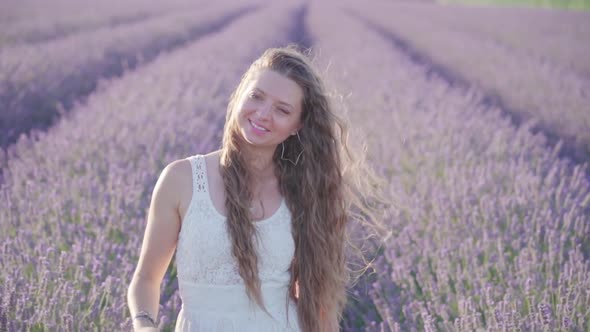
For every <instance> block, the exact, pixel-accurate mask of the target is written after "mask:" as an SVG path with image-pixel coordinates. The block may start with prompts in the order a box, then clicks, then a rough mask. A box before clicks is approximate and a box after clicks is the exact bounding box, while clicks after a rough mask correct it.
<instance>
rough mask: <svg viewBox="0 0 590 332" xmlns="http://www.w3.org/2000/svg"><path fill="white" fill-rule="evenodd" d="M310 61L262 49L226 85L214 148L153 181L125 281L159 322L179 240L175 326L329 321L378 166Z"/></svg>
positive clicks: (133, 305) (376, 198)
mask: <svg viewBox="0 0 590 332" xmlns="http://www.w3.org/2000/svg"><path fill="white" fill-rule="evenodd" d="M346 138H347V128H346V126H345V124H344V122H343V121H342V120H341V119H340V118H339V117H337V116H336V114H335V113H334V111H333V106H332V104H331V102H330V97H329V95H328V93H327V91H326V89H325V87H324V84H323V83H322V80H321V78H320V77H319V75H318V73H317V72H316V70H315V69H314V68H313V66H312V64H311V61H310V60H309V59H308V57H307V56H306V55H304V54H303V53H301V52H300V51H299V50H297V48H296V47H294V46H287V47H284V48H272V49H268V50H266V51H265V52H264V53H263V54H262V56H261V57H260V58H259V59H257V60H256V61H255V62H254V63H253V64H252V65H251V66H250V68H249V69H248V70H247V72H246V73H245V74H244V75H243V77H242V80H241V82H240V84H239V85H238V87H237V89H236V90H235V91H234V93H233V94H232V95H231V98H230V101H229V104H228V112H227V116H226V123H225V127H224V133H223V142H222V147H221V149H220V150H218V151H213V152H210V153H208V154H205V155H200V154H197V155H195V156H192V157H189V158H186V159H182V160H177V161H174V162H172V163H171V164H170V165H168V166H167V167H166V168H165V169H164V171H163V172H162V174H161V175H160V178H159V179H158V182H157V184H156V186H155V189H154V193H153V196H152V202H151V205H150V210H149V215H148V222H147V228H146V231H145V235H144V240H143V244H142V248H141V255H140V258H139V262H138V265H137V268H136V271H135V273H134V276H133V279H132V281H131V284H130V286H129V290H128V295H127V298H128V305H129V310H130V312H131V314H132V317H134V320H133V324H134V327H135V329H136V330H138V331H139V330H141V331H144V330H145V331H148V330H155V329H154V328H150V327H148V326H153V325H154V324H153V321H154V320H155V317H156V316H157V313H158V303H159V296H160V294H159V289H160V283H161V280H162V278H163V276H164V274H165V272H166V269H167V267H168V264H169V262H170V259H171V258H172V255H173V253H174V250H175V249H176V265H177V270H178V281H179V291H180V296H181V298H182V303H183V304H182V309H181V311H180V313H179V315H178V319H177V321H176V331H306V332H308V331H309V332H312V331H313V332H316V331H337V330H338V325H339V321H340V319H341V317H342V312H343V310H344V306H345V303H346V298H347V296H346V288H347V286H348V283H349V281H350V273H349V270H348V269H347V264H346V263H347V262H346V261H347V260H346V250H345V249H346V248H345V244H346V243H347V242H348V236H347V232H346V225H347V222H349V221H354V222H355V223H357V224H358V222H361V223H364V224H368V225H376V223H374V222H375V221H376V220H377V218H375V212H376V211H377V206H378V205H379V203H384V202H385V201H384V200H383V199H382V198H381V197H382V196H381V195H380V194H379V192H377V190H378V189H376V188H380V187H379V186H378V184H380V182H378V181H377V177H375V176H374V174H373V173H372V172H371V170H370V169H369V168H368V167H366V165H365V164H364V162H363V158H361V157H360V156H359V155H355V154H351V153H350V149H349V147H348V144H347V140H346Z"/></svg>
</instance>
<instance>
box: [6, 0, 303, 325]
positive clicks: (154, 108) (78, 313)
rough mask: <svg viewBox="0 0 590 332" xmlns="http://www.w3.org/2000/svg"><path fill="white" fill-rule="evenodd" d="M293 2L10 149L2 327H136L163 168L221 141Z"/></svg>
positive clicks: (136, 78)
mask: <svg viewBox="0 0 590 332" xmlns="http://www.w3.org/2000/svg"><path fill="white" fill-rule="evenodd" d="M297 8H298V7H297V5H296V4H289V3H282V4H281V5H280V6H279V5H274V6H271V7H269V8H266V9H264V10H259V11H256V12H254V13H250V14H248V15H245V16H243V17H240V18H239V19H237V20H236V21H235V22H232V23H231V25H229V26H228V27H227V28H226V29H224V30H223V31H220V32H218V33H212V34H210V35H208V36H206V37H205V38H203V39H201V40H200V41H198V42H196V43H194V44H191V45H188V46H187V47H185V48H183V49H180V50H178V51H176V52H174V53H170V54H166V55H162V56H160V57H158V58H157V59H156V60H155V61H154V62H153V63H151V64H149V65H147V66H145V67H144V68H141V69H140V70H137V71H136V72H132V73H128V74H126V75H125V76H123V77H122V78H120V79H116V80H112V81H110V82H108V83H107V84H105V88H104V89H103V90H101V91H98V92H96V93H94V94H93V95H91V96H90V97H89V99H88V103H87V104H86V105H84V106H79V107H77V108H76V109H75V110H74V112H72V114H71V116H67V117H65V118H63V119H62V121H60V122H59V123H58V124H57V125H56V126H54V127H52V128H51V129H50V130H49V131H48V132H46V133H42V134H41V135H40V137H39V139H38V140H37V141H31V140H28V139H26V140H21V141H19V142H18V143H17V144H16V145H15V146H14V149H12V150H11V155H10V156H9V159H8V165H7V167H6V168H5V169H4V171H5V177H6V179H5V180H6V183H5V184H4V185H3V187H2V188H1V189H0V220H2V223H0V234H1V238H0V243H1V246H0V266H2V269H0V298H1V299H2V302H1V303H0V330H5V329H7V330H8V331H25V330H26V331H30V330H46V329H49V330H59V331H92V330H96V329H98V330H102V331H123V330H129V329H130V326H131V325H130V319H129V313H128V310H127V307H126V295H125V294H126V290H127V286H128V284H129V281H130V279H131V276H132V273H133V269H134V268H135V264H136V262H137V258H138V254H139V249H140V245H141V239H142V236H143V230H144V228H145V221H146V219H145V218H146V213H147V209H148V205H149V202H150V192H151V190H152V189H153V187H154V184H155V181H156V179H157V177H158V173H159V172H161V170H162V169H163V168H164V166H165V165H166V164H168V163H170V162H172V161H173V160H176V159H180V158H184V157H187V156H189V155H192V154H195V153H203V152H206V151H210V150H212V149H214V148H215V147H216V146H217V145H218V144H219V143H220V139H221V131H222V125H223V119H224V116H225V107H226V103H227V98H228V97H229V93H230V91H231V89H233V88H234V87H235V86H236V85H237V83H238V81H239V78H240V75H241V73H242V72H243V71H245V70H246V68H247V66H248V64H249V63H250V62H251V61H252V60H253V59H254V57H255V56H258V55H259V54H260V53H261V52H262V51H263V50H264V49H265V48H267V47H270V46H273V45H276V44H277V43H281V42H282V41H285V40H288V39H289V35H288V34H289V33H290V32H291V31H292V29H293V26H292V25H293V23H294V22H293V20H292V18H293V17H294V14H293V12H294V11H295V10H297ZM270 27H272V28H270ZM243 31H248V34H243V33H242V32H243ZM175 277H176V269H175V265H174V264H171V268H170V270H169V271H168V273H167V274H166V277H165V280H164V282H163V284H162V298H161V304H162V306H161V310H160V317H161V318H162V324H163V327H166V328H168V329H170V328H171V327H172V326H173V324H174V323H175V322H174V321H175V318H176V315H177V314H178V311H179V310H180V308H179V296H178V293H177V291H176V290H177V285H176V284H175V280H176V279H175Z"/></svg>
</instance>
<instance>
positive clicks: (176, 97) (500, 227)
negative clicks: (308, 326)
mask: <svg viewBox="0 0 590 332" xmlns="http://www.w3.org/2000/svg"><path fill="white" fill-rule="evenodd" d="M60 3H64V4H68V3H69V2H67V1H66V0H61V1H60ZM188 3H189V2H188V1H180V0H178V1H175V2H173V3H171V5H170V7H167V8H170V11H169V12H168V11H163V10H162V13H161V14H157V17H156V16H154V17H151V16H150V18H148V17H147V16H146V17H145V19H141V20H132V21H131V22H119V23H118V24H112V20H110V19H109V17H112V16H113V15H115V14H113V13H116V12H118V13H119V14H117V15H120V16H121V17H122V16H124V15H127V16H125V17H133V15H134V13H137V12H134V11H131V10H129V11H116V10H107V7H106V6H105V10H104V12H103V13H104V15H102V16H101V18H100V19H99V18H97V19H96V20H95V21H92V22H102V23H100V26H101V27H100V28H97V29H94V28H88V29H85V28H84V29H83V28H80V29H72V30H70V32H68V34H67V35H64V36H62V37H57V35H55V36H54V37H52V39H51V40H50V41H49V40H48V41H46V42H43V43H42V44H39V43H38V42H37V41H32V40H30V39H26V38H25V39H23V42H22V43H21V44H18V45H15V46H6V47H2V49H0V59H8V58H2V57H3V56H4V55H5V54H12V55H11V57H10V58H12V59H18V58H19V54H21V53H18V52H19V51H18V50H21V51H22V52H23V53H22V56H20V58H21V60H22V61H21V62H18V61H17V62H14V64H11V63H10V62H8V61H0V77H6V78H5V79H0V92H2V91H4V92H6V93H5V94H4V95H3V94H2V93H0V105H2V108H0V119H6V120H5V122H4V124H3V125H4V127H0V130H2V131H3V134H4V132H5V130H13V131H15V132H18V133H19V135H20V138H19V139H18V140H15V141H14V142H11V143H7V145H6V146H5V147H4V149H3V150H2V155H1V156H0V165H1V169H0V173H1V177H0V267H1V268H0V295H1V296H0V331H4V330H6V331H129V330H131V320H130V317H129V316H130V315H129V312H128V309H127V304H126V291H127V287H128V285H129V282H130V279H131V277H132V273H133V270H134V268H135V264H136V262H137V259H138V255H139V250H140V246H141V240H142V236H143V231H144V229H145V223H146V216H147V209H148V205H149V202H150V199H151V194H152V190H153V188H154V185H155V182H156V180H157V178H158V175H159V174H160V172H161V171H162V170H163V168H164V167H165V166H166V165H167V164H168V163H170V162H172V161H173V160H176V159H180V158H185V157H188V156H191V155H194V154H196V153H206V152H209V151H211V150H213V149H216V148H218V147H219V145H220V141H221V130H222V127H223V121H224V119H225V110H226V106H227V99H228V97H229V93H230V92H231V91H232V90H233V89H234V88H235V86H236V85H237V83H238V81H239V78H240V75H241V74H242V73H243V71H245V70H246V68H247V66H248V65H249V64H250V62H251V61H252V60H253V59H255V58H256V57H257V56H258V55H260V54H261V52H262V51H263V50H264V49H266V48H268V47H274V46H283V45H286V44H287V43H300V44H301V45H303V46H308V47H312V50H313V55H314V56H315V61H316V64H317V66H318V68H319V69H320V71H321V72H322V73H323V74H324V75H325V77H326V82H327V85H328V87H329V89H330V91H334V105H336V106H337V108H338V111H339V113H340V114H341V115H342V116H343V117H345V118H347V119H348V120H349V121H350V123H351V124H352V126H351V130H352V133H351V135H352V137H351V140H352V141H358V142H362V141H364V142H366V144H367V148H368V150H367V153H368V158H369V161H370V163H371V164H372V165H373V166H374V167H375V168H376V169H377V171H378V173H379V174H380V175H381V176H383V177H384V178H385V179H387V182H388V183H389V186H388V187H387V188H386V190H387V194H388V195H389V197H390V198H391V201H392V206H391V208H390V209H388V210H387V211H384V212H385V215H386V217H385V218H384V219H383V220H382V221H381V223H382V226H383V229H384V230H385V231H384V232H383V234H381V238H379V239H378V240H377V241H375V243H372V244H371V245H374V246H375V251H374V252H373V253H372V254H371V255H372V256H374V258H375V260H374V261H373V263H372V264H371V269H370V271H369V272H368V273H367V274H366V275H365V276H363V278H361V280H360V281H359V283H358V284H356V285H355V287H354V288H353V289H352V290H351V291H350V296H349V306H348V307H347V309H346V312H345V318H344V320H343V321H342V322H341V329H342V330H343V331H517V330H520V331H590V309H589V308H590V261H589V259H590V224H589V222H590V175H589V174H590V171H589V170H588V161H590V155H584V154H583V153H576V154H575V155H572V154H568V153H565V154H564V153H563V151H564V150H567V149H572V150H575V151H582V150H580V149H581V147H582V146H583V144H586V142H588V141H587V139H588V132H590V131H587V130H586V129H587V128H589V127H590V121H589V119H590V118H589V117H588V114H590V112H589V109H588V106H587V105H588V104H586V99H584V98H587V97H588V95H587V91H590V90H586V88H585V87H586V86H587V85H585V84H587V83H586V81H584V79H583V78H584V77H585V76H584V75H586V74H585V72H584V69H583V68H582V67H575V66H571V65H569V64H570V63H577V62H578V61H576V60H577V59H576V57H575V54H577V53H575V52H572V53H571V54H572V55H571V57H570V58H568V59H570V60H568V61H571V62H567V63H566V62H561V60H559V59H560V58H558V57H555V56H554V55H553V53H551V51H547V52H546V53H545V52H544V51H543V48H542V47H537V46H527V45H540V44H535V41H534V38H533V37H531V36H532V35H534V33H533V32H530V34H527V33H525V31H528V30H527V29H524V28H523V29H522V30H519V29H517V28H514V31H515V35H513V36H512V38H514V39H515V40H517V39H518V36H517V34H520V35H521V38H523V40H526V41H527V42H523V43H522V46H519V45H518V44H512V45H511V46H510V51H508V49H507V47H508V46H506V45H508V44H502V45H503V46H499V44H497V43H496V42H492V41H491V40H492V39H491V38H496V37H491V34H492V32H491V31H504V30H501V29H500V28H498V30H495V29H494V28H493V27H491V25H490V24H491V23H489V21H485V22H482V24H481V25H478V24H477V20H475V19H473V18H470V19H469V18H467V16H468V15H463V16H461V15H457V16H456V19H457V21H453V22H455V23H453V25H451V24H450V23H449V22H450V20H449V19H448V17H450V15H452V13H453V12H452V9H450V8H445V9H444V10H443V8H442V7H439V6H437V5H434V4H430V5H428V4H423V7H422V8H423V9H420V10H418V9H416V8H410V7H409V6H406V7H407V8H410V9H407V10H406V11H405V12H404V13H405V16H403V15H402V14H403V13H402V9H400V8H405V7H404V6H402V7H396V8H397V9H396V8H394V5H393V4H388V3H386V2H382V1H378V0H374V1H372V2H367V3H366V5H363V6H360V5H358V4H357V3H354V2H341V1H338V2H336V1H334V2H333V3H331V2H330V1H319V0H315V1H309V2H300V1H295V0H291V1H283V2H280V3H278V2H277V3H275V2H262V1H260V0H257V1H254V0H251V1H242V2H240V3H239V4H238V3H237V2H233V3H232V2H231V1H229V0H226V1H221V2H216V3H215V4H211V5H208V6H203V8H201V9H199V7H198V4H197V3H195V5H192V6H190V5H189V4H188ZM199 3H204V2H203V1H200V2H199ZM172 4H173V5H172ZM64 6H65V5H64ZM72 6H73V5H72ZM158 6H160V5H154V4H152V7H144V8H143V11H142V12H143V13H156V11H159V9H158V10H156V9H154V8H157V7H158ZM161 6H162V7H165V6H164V5H161ZM182 6H189V7H190V8H192V9H191V10H193V11H190V10H188V9H186V8H189V7H182ZM181 7H182V8H185V10H177V9H173V8H181ZM158 8H159V7H158ZM25 9H26V8H23V9H22V10H23V11H25ZM29 10H30V9H29ZM425 11H427V12H428V13H430V14H428V17H432V19H429V20H422V19H423V18H424V17H425V16H423V13H424V12H425ZM457 11H458V12H459V11H460V9H457ZM13 12H14V13H18V11H13ZM201 13H206V14H201ZM58 14H59V11H57V12H56V13H55V14H53V15H54V17H55V19H54V22H61V20H64V18H63V17H65V16H60V15H58ZM3 15H5V14H3ZM146 15H147V14H146ZM150 15H151V14H150ZM154 15H156V14H154ZM556 15H557V14H556ZM17 16H18V15H16V14H15V16H14V17H12V18H10V20H8V19H7V22H8V23H4V24H10V22H17V21H18V18H17ZM516 16H517V15H516V14H514V16H510V17H516ZM6 17H8V16H6ZM180 17H183V18H184V21H183V20H181V19H180ZM412 18H414V19H412ZM420 18H422V19H420ZM167 20H168V21H167ZM49 21H50V20H49V19H48V22H49ZM150 22H151V23H150ZM156 22H170V23H161V25H158V23H156ZM462 22H463V23H462ZM510 22H511V23H510V24H512V26H514V25H517V24H518V22H517V21H516V20H515V19H510ZM525 23H526V21H525V20H523V24H525ZM84 24H85V23H84V22H80V26H83V25H84ZM92 24H95V23H92ZM96 24H99V23H96ZM545 24H547V25H550V22H545ZM13 26H15V27H16V23H15V24H14V25H13ZM164 26H165V27H167V28H166V29H164V28H163V27H164ZM559 26H562V25H559ZM158 27H162V28H161V29H160V28H158ZM196 27H198V28H196ZM471 27H473V28H471ZM195 29H197V30H195ZM556 29H557V28H556ZM563 29H565V28H563ZM529 30H534V29H533V27H530V29H529ZM22 31H23V35H24V33H25V28H22ZM142 31H143V32H144V34H142ZM160 31H161V32H160ZM191 31H192V32H191ZM244 31H247V33H244ZM402 32H403V34H402ZM157 34H161V36H162V37H157V38H156V37H154V36H155V35H157ZM130 36H135V37H133V38H131V37H130ZM187 36H188V37H187ZM498 36H501V33H500V32H499V33H498ZM88 38H95V39H92V40H94V41H95V42H94V43H88V44H86V43H87V40H88ZM150 38H151V39H150ZM175 38H177V39H175ZM437 38H445V39H444V40H445V42H446V44H445V45H444V48H443V49H444V52H441V51H440V49H441V47H442V45H439V44H437V42H438V41H437V40H440V39H437ZM497 38H500V39H501V38H503V37H497ZM568 38H573V37H572V35H568V34H564V35H563V39H562V42H563V43H564V44H563V45H564V46H563V47H568V46H569V43H570V41H569V40H571V39H568ZM142 40H143V41H142ZM156 40H158V41H156ZM163 40H164V41H165V40H168V41H170V40H176V42H164V41H163ZM158 42H161V43H164V44H158V45H163V46H154V45H155V44H154V43H158ZM166 43H171V44H166ZM506 43H507V42H506ZM90 44H93V45H97V46H89V45H90ZM7 45H8V44H7ZM80 47H81V50H82V51H80V52H73V51H71V50H75V49H80ZM484 47H485V49H483V48H484ZM571 47H572V49H575V48H576V47H581V46H580V45H571ZM112 48H117V49H119V50H121V51H120V53H121V54H123V55H124V56H121V57H119V58H116V61H114V62H113V63H114V64H113V66H121V67H122V68H124V67H125V64H124V63H125V61H129V59H130V58H131V57H136V56H137V54H140V55H142V54H143V55H145V54H148V53H149V54H151V56H150V57H149V59H145V60H143V61H137V62H136V63H135V64H134V65H133V66H130V67H129V66H128V67H127V68H126V69H124V70H121V69H118V70H116V73H114V74H113V73H109V70H108V69H106V67H105V66H106V65H105V62H104V60H101V58H100V56H99V54H101V52H103V51H102V50H105V52H106V50H109V49H112ZM154 49H155V50H156V51H153V50H154ZM482 49H483V50H482ZM533 49H534V51H532V50H533ZM26 50H37V52H35V51H26ZM43 52H47V53H43ZM52 52H53V53H52ZM508 52H510V53H508ZM35 53H37V54H36V55H35ZM25 54H27V56H24V55H25ZM44 54H56V55H55V56H53V55H52V56H42V55H44ZM57 54H59V56H57ZM35 56H37V58H35ZM445 57H447V58H448V59H449V60H448V61H447V60H440V59H446V58H445ZM545 57H547V58H551V59H554V60H551V61H552V62H550V63H546V62H543V61H544V60H540V59H544V58H545ZM146 58H147V56H146ZM26 59H35V60H26ZM93 59H94V60H93ZM579 60H580V61H579V62H583V61H587V60H586V59H585V58H584V59H579ZM26 61H31V62H26ZM508 61H510V62H508ZM33 63H36V65H33ZM68 63H71V64H72V66H67V65H64V64H68ZM39 68H47V69H44V70H40V69H39ZM517 70H520V71H517ZM17 72H18V73H27V74H19V75H17V74H14V73H17ZM449 73H453V74H449ZM456 73H461V76H462V77H461V79H462V80H461V82H460V84H458V83H457V82H456V81H453V80H449V77H455V78H456V77H457V76H452V75H458V74H456ZM490 73H493V75H491V74H490ZM547 73H551V74H552V75H554V76H555V78H554V82H553V83H547V82H545V81H543V80H542V79H541V78H542V77H545V76H543V75H548V74H547ZM539 77H541V78H539ZM10 79H12V80H13V81H10ZM54 79H58V80H61V81H63V82H68V83H67V84H62V86H61V87H60V88H55V86H54V85H53V84H55V81H54ZM7 82H8V83H7ZM14 82H19V83H18V84H20V86H21V87H22V88H20V89H18V90H11V91H9V90H8V88H2V86H15V85H16V83H14ZM486 84H487V85H486ZM552 84H553V85H552ZM82 85H88V86H89V88H87V89H86V90H81V89H79V87H80V86H82ZM2 89H5V90H2ZM16 91H23V92H22V94H16ZM29 91H38V93H39V94H38V96H42V97H43V98H45V97H47V96H51V98H55V99H54V100H55V101H58V102H62V103H63V105H64V106H62V107H61V108H60V109H61V111H59V112H58V109H54V108H50V109H49V112H55V113H58V114H59V116H58V117H57V118H56V121H55V122H54V123H52V124H51V125H50V126H46V127H39V128H42V129H31V128H34V127H36V125H35V124H34V123H31V122H35V121H36V120H34V119H35V117H22V119H23V120H22V121H20V120H19V121H16V120H14V121H13V120H12V119H19V118H18V115H16V114H17V113H19V114H20V113H22V114H41V113H37V112H40V111H39V110H37V108H36V106H30V104H28V102H29V100H32V99H34V97H27V95H26V93H32V92H29ZM491 91H494V93H495V94H496V95H497V96H496V95H492V92H491ZM44 93H46V95H44ZM29 96H32V95H29ZM492 97H495V98H500V99H502V100H503V101H504V102H503V103H492V102H490V98H492ZM35 98H36V97H35ZM572 98H578V99H575V100H571V99H572ZM7 100H11V101H12V102H11V103H10V104H8V103H7ZM68 103H69V107H68ZM511 103H514V104H511ZM518 103H521V104H518ZM511 105H518V107H517V106H511ZM543 105H546V107H545V108H543V107H542V106H543ZM516 110H518V112H519V113H518V114H522V117H521V118H519V120H518V121H515V118H514V117H515V116H514V114H515V112H516ZM524 115H526V116H524ZM39 116H40V115H39ZM25 120H28V121H25ZM0 124H2V123H0ZM539 124H542V125H539ZM580 142H581V143H580ZM570 157H571V158H570ZM351 230H354V231H360V232H362V230H358V229H357V228H354V227H351ZM180 305H181V303H180V297H179V295H178V286H177V280H176V266H175V263H174V261H172V262H171V264H170V266H169V268H168V271H167V273H166V276H165V279H164V281H163V282H162V285H161V301H160V313H159V318H160V327H161V328H162V330H163V331H173V328H174V324H175V318H176V315H177V314H178V311H179V310H180Z"/></svg>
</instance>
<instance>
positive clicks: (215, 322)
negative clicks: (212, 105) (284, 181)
mask: <svg viewBox="0 0 590 332" xmlns="http://www.w3.org/2000/svg"><path fill="white" fill-rule="evenodd" d="M187 159H188V160H189V161H190V164H191V169H192V179H193V193H192V198H191V201H190V203H189V206H188V209H187V212H186V215H185V217H184V218H183V220H182V226H181V230H180V233H179V235H178V244H177V248H176V258H175V259H176V266H177V270H178V283H179V291H180V297H181V299H182V309H181V311H180V313H179V315H178V318H177V321H176V330H175V331H177V332H179V331H183V332H184V331H190V332H196V331H235V332H237V331H299V326H298V322H297V312H296V307H295V303H294V302H293V301H292V300H291V299H290V298H289V297H288V286H289V280H290V274H289V271H288V269H289V266H290V263H291V260H292V258H293V254H294V250H295V245H294V241H293V237H292V235H291V213H290V211H289V209H288V207H287V206H286V204H285V202H284V200H283V201H281V204H280V206H279V208H278V210H277V211H276V212H275V213H274V214H273V215H272V216H270V217H268V218H267V219H264V220H260V221H256V222H255V225H256V229H257V232H258V234H259V241H257V242H256V248H257V250H258V257H259V266H258V270H259V276H260V281H261V291H262V296H263V299H264V304H265V306H266V309H267V310H268V312H269V313H270V314H271V316H272V317H271V316H269V315H268V314H267V313H265V312H264V311H263V310H262V309H261V308H260V307H258V305H257V304H256V303H254V302H252V303H250V301H249V299H248V297H247V295H246V287H245V284H244V281H243V279H242V278H241V276H240V275H239V274H238V266H237V262H236V261H235V259H234V258H233V256H232V255H231V242H230V236H229V234H228V232H227V230H226V217H225V216H223V215H221V214H220V213H219V212H218V211H217V209H216V208H215V207H214V205H213V203H212V201H211V198H210V194H209V184H208V182H207V166H206V164H205V159H204V156H202V155H195V156H192V157H189V158H187ZM255 239H256V238H255ZM287 316H288V317H287Z"/></svg>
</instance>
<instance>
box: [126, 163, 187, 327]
mask: <svg viewBox="0 0 590 332" xmlns="http://www.w3.org/2000/svg"><path fill="white" fill-rule="evenodd" d="M181 163H182V161H181V160H177V161H174V162H172V163H170V164H169V165H168V166H166V167H165V168H164V170H163V171H162V174H160V177H159V178H158V181H157V182H156V185H155V187H154V191H153V193H152V198H151V203H150V208H149V212H148V217H147V225H146V229H145V233H144V237H143V243H142V246H141V253H140V256H139V261H138V263H137V267H136V269H135V273H134V274H133V278H132V280H131V283H130V284H129V288H128V290H127V305H128V306H129V311H130V312H131V317H134V316H135V315H136V314H137V313H138V312H140V311H147V312H148V313H149V314H150V315H151V317H152V318H153V319H154V320H156V321H157V315H158V307H159V302H160V283H161V282H162V279H163V278H164V274H165V273H166V269H167V268H168V265H169V263H170V260H171V259H172V255H173V254H174V249H175V248H176V244H177V240H178V233H179V231H180V216H179V213H178V206H179V202H180V194H179V193H180V188H181V186H182V184H183V182H182V177H181V176H180V175H181V174H182V173H181V167H182V165H181ZM142 326H149V322H147V321H146V320H144V319H137V320H134V321H133V327H134V329H135V330H139V328H140V327H142Z"/></svg>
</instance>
